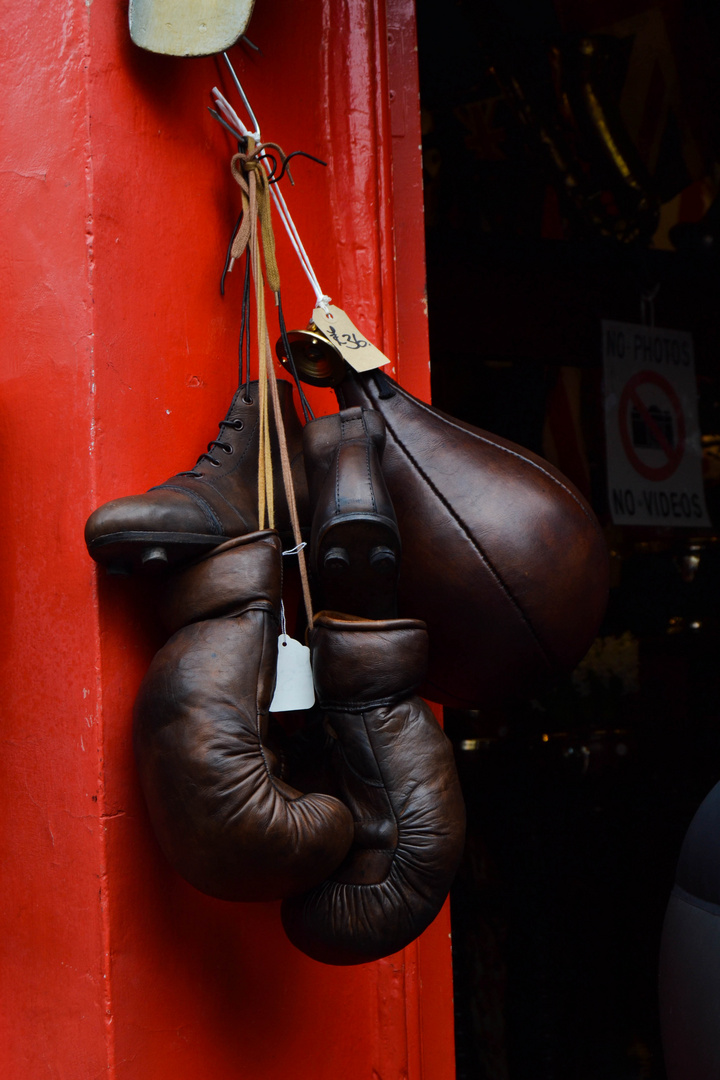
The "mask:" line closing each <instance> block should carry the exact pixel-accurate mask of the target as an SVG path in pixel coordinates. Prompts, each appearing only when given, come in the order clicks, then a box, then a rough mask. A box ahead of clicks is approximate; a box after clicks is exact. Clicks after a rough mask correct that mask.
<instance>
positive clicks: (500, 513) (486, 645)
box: [337, 373, 608, 706]
mask: <svg viewBox="0 0 720 1080" xmlns="http://www.w3.org/2000/svg"><path fill="white" fill-rule="evenodd" d="M337 396H338V400H339V402H340V405H341V406H342V407H348V406H363V407H365V408H372V409H376V410H377V411H378V412H380V413H381V414H382V415H383V418H384V420H385V423H386V427H387V443H386V447H385V452H384V456H383V472H384V475H385V479H386V481H387V486H388V489H389V492H390V496H391V498H392V501H393V505H394V507H395V512H396V514H397V519H398V524H399V527H400V534H401V536H402V542H403V561H402V567H401V570H400V578H399V582H398V610H399V613H400V614H401V615H406V616H408V617H413V618H419V619H422V620H423V621H424V622H426V623H427V627H428V633H429V637H430V654H429V665H428V674H427V679H426V681H425V683H424V685H423V688H422V690H421V693H422V695H423V696H424V697H427V698H429V699H430V700H432V701H439V702H442V703H444V704H455V705H466V706H476V705H479V704H480V703H482V702H483V701H484V700H487V699H488V698H489V697H500V696H502V695H507V694H518V695H520V694H531V693H533V692H534V691H536V690H538V689H539V688H540V687H541V686H542V685H543V684H544V683H545V682H546V681H547V680H548V679H549V678H550V677H552V676H553V675H555V674H557V673H559V672H561V671H566V670H571V669H572V668H573V667H574V666H575V664H576V663H577V662H578V661H579V660H580V658H581V657H582V656H583V655H584V653H585V652H586V651H587V649H588V647H589V646H590V643H591V642H592V640H593V638H594V636H595V634H596V632H597V628H598V626H599V623H600V620H601V618H602V615H603V612H604V610H605V604H606V601H607V590H608V558H607V550H606V546H605V542H604V539H603V536H602V533H601V531H600V528H599V526H598V523H597V520H596V518H595V516H594V514H593V512H592V510H591V509H590V507H589V506H588V504H587V503H586V501H585V500H584V499H583V497H582V496H581V495H580V493H579V492H578V491H577V489H576V488H574V487H573V485H572V484H571V483H570V481H568V480H567V479H566V478H565V477H564V476H563V475H562V474H561V473H559V472H558V471H557V470H556V469H554V468H553V467H552V466H551V465H549V464H548V462H546V461H544V460H543V459H542V458H538V457H536V456H535V455H534V454H532V453H531V452H530V451H528V450H524V449H523V448H522V447H519V446H516V445H515V444H513V443H509V442H507V441H505V440H503V439H499V438H497V437H496V436H494V435H490V434H488V433H487V432H484V431H480V430H479V429H477V428H473V427H471V426H470V425H469V424H464V423H461V422H460V421H458V420H454V419H453V418H452V417H448V416H446V415H445V414H443V413H441V412H440V411H439V410H437V409H434V408H432V407H430V406H429V405H426V404H424V403H423V402H421V401H419V400H418V399H417V398H414V397H413V396H412V395H411V394H408V393H407V392H406V391H405V390H403V389H401V388H400V387H399V386H398V385H397V384H396V383H394V382H393V381H392V380H390V379H388V378H387V377H386V376H379V377H375V376H374V375H373V373H370V374H368V375H362V376H360V375H350V376H348V378H346V380H345V382H344V383H343V384H342V385H341V386H340V387H339V388H338V390H337Z"/></svg>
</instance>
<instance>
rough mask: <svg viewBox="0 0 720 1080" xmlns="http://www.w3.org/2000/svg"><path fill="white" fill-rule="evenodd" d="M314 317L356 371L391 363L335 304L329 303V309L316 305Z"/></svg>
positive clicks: (321, 331)
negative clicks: (325, 309)
mask: <svg viewBox="0 0 720 1080" xmlns="http://www.w3.org/2000/svg"><path fill="white" fill-rule="evenodd" d="M312 319H313V322H314V323H315V325H316V326H317V328H318V330H319V331H320V333H321V334H324V335H325V337H326V338H328V340H329V341H332V343H333V345H334V346H335V348H336V349H338V350H339V352H340V354H341V356H342V357H343V359H344V360H347V362H348V364H349V365H350V367H351V368H354V369H355V371H372V370H373V369H374V368H379V367H382V366H383V365H384V364H389V363H390V361H389V360H388V358H387V356H385V354H384V353H381V352H380V350H379V349H377V348H376V347H375V346H374V345H373V344H371V343H370V342H369V341H368V339H367V338H366V337H365V336H364V335H363V334H361V333H360V331H359V330H358V328H357V327H356V326H355V325H354V324H353V323H352V322H351V321H350V319H349V318H348V317H347V315H346V314H345V312H344V311H343V310H342V309H341V308H339V307H335V305H334V304H329V305H328V311H324V310H323V309H322V308H321V307H316V308H315V310H314V311H313V316H312Z"/></svg>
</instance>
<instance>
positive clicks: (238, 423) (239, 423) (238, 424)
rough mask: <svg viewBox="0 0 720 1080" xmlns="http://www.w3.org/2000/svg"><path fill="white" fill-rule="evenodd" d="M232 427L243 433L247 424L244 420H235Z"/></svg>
mask: <svg viewBox="0 0 720 1080" xmlns="http://www.w3.org/2000/svg"><path fill="white" fill-rule="evenodd" d="M232 427H233V428H234V429H235V431H242V429H243V428H244V427H245V424H244V423H243V421H242V420H233V421H232Z"/></svg>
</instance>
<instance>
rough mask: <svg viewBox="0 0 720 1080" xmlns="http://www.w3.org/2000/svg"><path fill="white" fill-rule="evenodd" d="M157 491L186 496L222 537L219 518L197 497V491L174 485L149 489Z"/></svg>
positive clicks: (201, 498)
mask: <svg viewBox="0 0 720 1080" xmlns="http://www.w3.org/2000/svg"><path fill="white" fill-rule="evenodd" d="M158 489H162V490H164V491H179V492H180V493H181V494H182V495H188V496H189V497H190V498H191V499H192V500H193V502H194V503H195V504H196V505H197V506H198V507H199V508H200V510H202V512H203V513H204V514H205V517H206V518H207V520H208V521H209V522H210V524H211V525H213V526H214V527H215V528H216V529H217V531H218V534H219V535H221V536H222V535H223V527H222V523H221V521H220V518H219V517H218V516H217V514H216V513H215V511H214V510H213V508H212V506H210V504H209V503H208V502H206V500H205V499H204V498H203V497H202V495H198V493H197V491H193V490H192V489H191V488H186V487H180V485H175V484H158V488H156V489H153V488H151V491H152V490H158Z"/></svg>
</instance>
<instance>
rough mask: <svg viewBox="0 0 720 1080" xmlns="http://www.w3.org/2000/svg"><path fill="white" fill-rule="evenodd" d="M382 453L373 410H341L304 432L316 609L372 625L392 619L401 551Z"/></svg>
mask: <svg viewBox="0 0 720 1080" xmlns="http://www.w3.org/2000/svg"><path fill="white" fill-rule="evenodd" d="M384 446H385V424H384V421H383V418H382V416H380V414H379V413H377V412H374V411H373V410H371V409H360V408H353V409H345V410H343V411H342V412H340V413H337V414H334V415H330V416H322V417H320V418H319V419H318V420H312V421H311V422H310V423H309V424H307V425H306V426H305V428H304V429H303V450H304V455H305V471H306V475H307V479H308V486H309V490H310V507H311V511H312V527H311V531H310V570H311V574H312V584H313V593H314V602H315V606H316V607H318V606H319V607H326V606H328V607H334V606H336V605H338V606H341V607H342V610H343V611H346V612H349V613H351V614H355V615H363V616H368V617H373V618H391V617H392V616H394V615H395V614H396V592H395V590H396V583H397V575H398V568H399V563H400V547H401V545H400V534H399V531H398V527H397V520H396V518H395V511H394V510H393V505H392V502H391V500H390V496H389V494H388V490H387V485H386V483H385V479H384V477H383V474H382V470H381V467H380V462H381V458H382V453H383V449H384ZM331 552H332V553H334V554H335V556H336V557H335V558H334V559H333V558H332V557H330V558H329V557H328V556H329V553H331ZM338 553H339V558H338V557H337V556H338Z"/></svg>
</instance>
